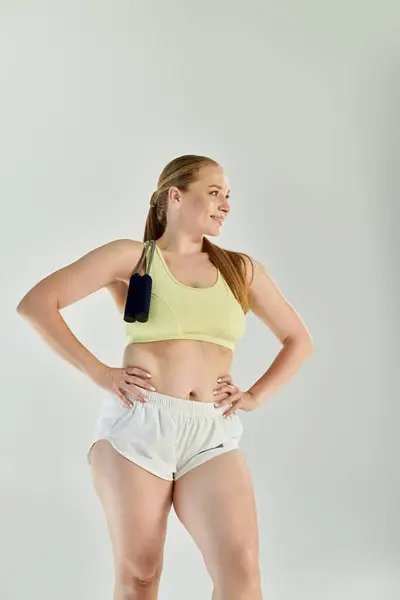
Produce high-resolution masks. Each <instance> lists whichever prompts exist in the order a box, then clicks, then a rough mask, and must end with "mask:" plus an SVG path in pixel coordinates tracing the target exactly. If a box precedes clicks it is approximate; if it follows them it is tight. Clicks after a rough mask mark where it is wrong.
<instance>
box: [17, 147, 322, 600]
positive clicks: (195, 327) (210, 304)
mask: <svg viewBox="0 0 400 600" xmlns="http://www.w3.org/2000/svg"><path fill="white" fill-rule="evenodd" d="M229 193H230V190H229V185H228V181H227V177H226V175H225V173H224V170H223V168H222V167H221V166H220V165H219V164H218V163H217V162H215V161H214V160H212V159H210V158H208V157H204V156H197V155H186V156H181V157H178V158H175V159H174V160H172V161H171V162H170V163H169V164H168V165H167V166H166V167H165V168H164V170H163V171H162V173H161V175H160V177H159V181H158V186H157V190H156V191H155V192H154V193H153V194H152V197H151V200H150V208H149V214H148V217H147V222H146V226H145V232H144V242H146V241H148V240H155V248H154V251H153V255H152V260H151V261H150V259H149V255H146V252H145V253H144V254H143V252H144V250H145V244H144V243H143V242H141V241H137V240H130V239H118V240H115V241H112V242H110V243H108V244H105V245H103V246H101V247H98V248H96V249H94V250H92V251H91V252H89V253H88V254H86V255H85V256H82V257H81V258H80V259H79V260H77V261H76V262H74V263H72V264H70V265H68V266H67V267H65V268H62V269H60V270H58V271H56V272H54V273H52V274H51V275H49V276H48V277H46V278H45V279H43V280H42V281H39V283H38V284H36V285H35V286H34V287H33V288H32V289H31V290H30V291H29V292H28V293H27V294H26V296H25V297H24V298H23V299H22V300H21V302H20V304H19V306H18V309H17V310H18V312H19V313H20V314H21V315H22V316H23V317H24V318H26V319H27V321H28V322H29V324H30V325H31V326H32V327H34V328H35V330H36V331H37V332H38V333H39V334H40V335H41V336H42V337H43V338H44V339H45V340H46V341H47V342H48V343H49V344H50V346H51V347H52V348H53V349H54V350H55V351H56V352H58V353H59V354H60V355H61V356H62V357H63V358H64V359H66V360H67V361H69V362H70V363H71V364H73V365H74V366H76V367H77V368H79V369H81V370H82V371H83V372H84V373H86V374H87V375H88V377H89V378H90V379H91V380H92V381H93V382H94V383H95V384H97V385H98V386H99V387H100V388H102V389H103V390H105V391H106V396H105V400H104V402H103V405H102V406H101V408H100V414H99V416H98V419H97V423H96V426H95V432H94V436H93V440H92V444H91V446H90V448H89V449H88V454H87V459H88V463H89V464H90V467H91V474H92V480H93V485H94V489H95V490H96V493H97V495H98V498H99V501H100V502H101V505H102V508H103V509H104V514H105V519H106V522H107V527H108V531H109V535H110V540H111V545H112V550H113V556H114V570H115V585H114V600H125V599H128V598H135V599H137V600H139V599H143V600H155V599H156V598H157V596H158V590H159V583H160V577H161V573H162V566H163V552H164V542H165V538H166V527H167V519H168V514H169V511H170V509H171V504H172V503H173V505H174V509H175V511H176V514H177V516H178V518H179V519H180V521H181V522H182V523H183V525H184V526H185V528H186V529H187V531H188V532H189V533H190V535H191V536H192V538H193V540H194V542H195V543H196V544H197V546H198V548H199V550H200V552H201V553H202V556H203V558H204V562H205V565H206V568H207V570H208V573H209V575H210V577H211V579H212V582H213V585H214V593H213V595H212V600H239V599H244V598H246V600H260V599H261V598H262V591H261V574H260V568H259V538H258V526H257V511H256V505H255V497H254V491H253V486H252V481H251V477H250V473H249V470H248V467H247V465H246V462H245V458H244V456H243V453H242V451H241V449H240V447H239V442H240V438H241V436H242V433H243V425H242V421H241V419H240V417H239V413H240V411H248V412H249V411H253V410H256V409H257V408H258V407H259V406H260V404H261V403H262V402H263V400H264V399H265V398H267V397H269V396H271V395H272V394H273V393H274V392H276V391H277V390H278V389H279V388H280V387H281V386H282V385H283V384H284V383H285V382H286V381H288V380H289V378H291V377H292V376H293V375H294V373H295V372H296V371H297V370H298V369H299V368H300V366H301V364H302V363H303V362H304V361H305V360H306V359H307V358H308V357H309V356H310V354H311V353H312V351H313V343H312V339H311V337H310V335H309V333H308V330H307V329H306V327H305V325H304V323H303V321H302V320H301V318H300V317H299V315H298V314H297V313H296V311H295V310H294V309H293V308H292V307H291V305H290V304H289V302H288V301H287V300H286V299H285V298H284V296H283V295H282V293H281V292H280V290H279V289H278V287H277V285H276V284H275V283H274V281H273V280H272V278H271V277H270V276H269V275H268V274H267V272H266V270H265V268H264V267H263V266H262V265H261V264H260V263H259V262H258V261H256V260H254V259H252V258H251V257H249V256H248V255H247V254H244V253H239V252H234V251H232V250H225V249H222V248H221V247H219V246H217V245H215V244H213V243H212V242H210V241H209V240H208V239H207V238H206V237H204V236H205V235H208V236H218V234H219V233H220V231H221V227H227V226H228V227H229V214H230V211H231V206H230V201H229ZM249 211H251V212H252V213H253V214H252V217H251V218H254V210H253V209H252V208H251V207H249ZM143 257H144V258H143ZM141 258H143V261H144V262H143V261H142V263H141V262H140V259H141ZM141 264H142V265H143V266H140V268H139V272H140V273H141V274H142V275H143V274H144V273H145V272H146V269H147V270H148V273H149V274H150V276H151V278H152V290H151V297H150V298H151V303H150V309H149V315H148V320H147V322H138V321H134V322H124V323H123V324H124V327H125V335H126V348H125V353H124V359H123V364H122V366H121V367H111V366H109V365H106V364H104V363H102V362H100V361H99V360H98V359H97V358H96V357H95V356H93V354H91V353H90V352H89V351H88V350H87V349H86V348H85V347H84V346H83V345H82V344H81V343H80V342H79V341H78V339H77V338H76V337H75V336H74V335H73V333H72V332H71V330H70V329H69V328H68V326H67V325H66V323H65V321H64V320H63V318H62V317H61V315H60V309H62V308H64V307H66V306H68V305H70V304H72V303H73V302H76V301H78V300H80V299H82V298H84V297H86V296H88V295H89V294H92V293H93V292H95V291H97V290H99V289H101V288H107V289H108V290H109V291H110V293H111V295H112V296H113V298H114V300H115V302H116V304H117V307H118V309H119V311H120V313H121V319H122V316H124V310H125V306H126V301H127V293H128V286H129V281H130V278H131V275H132V274H133V273H134V272H135V270H136V268H137V267H138V266H139V265H141ZM44 307H45V308H46V310H43V308H44ZM249 310H252V311H253V312H254V313H255V314H256V315H257V317H259V319H260V320H261V321H262V322H263V323H264V324H265V325H266V326H267V327H268V328H269V329H270V330H271V331H272V332H273V333H274V334H275V335H276V336H277V338H278V339H279V340H280V341H281V342H282V345H283V347H282V349H281V351H280V352H279V354H278V356H277V358H276V359H275V360H274V362H273V363H272V365H271V366H270V367H269V369H268V370H267V372H266V373H265V374H263V375H262V376H261V377H260V379H259V380H258V381H256V382H255V383H254V385H252V386H251V387H250V388H249V389H248V390H246V391H242V390H240V389H239V387H238V386H237V385H236V383H235V382H234V381H233V380H232V377H231V375H230V369H231V364H232V360H233V353H234V348H235V345H236V343H237V342H238V340H239V339H240V338H241V337H242V336H243V335H244V333H245V327H246V313H247V312H248V311H249Z"/></svg>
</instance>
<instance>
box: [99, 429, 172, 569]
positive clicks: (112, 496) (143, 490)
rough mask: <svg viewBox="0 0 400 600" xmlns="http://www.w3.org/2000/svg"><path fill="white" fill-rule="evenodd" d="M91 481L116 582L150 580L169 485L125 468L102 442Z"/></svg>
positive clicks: (157, 563)
mask: <svg viewBox="0 0 400 600" xmlns="http://www.w3.org/2000/svg"><path fill="white" fill-rule="evenodd" d="M91 476H92V482H93V485H94V488H95V491H96V493H97V496H98V497H99V500H100V502H101V505H102V507H103V510H104V514H105V517H106V522H107V527H108V531H109V535H110V539H111V544H112V549H113V553H114V563H115V570H116V576H117V577H120V578H123V579H125V578H128V579H135V578H137V579H139V580H151V579H152V578H153V577H155V576H157V575H159V574H160V572H161V569H162V562H163V552H164V543H165V538H166V528H167V521H168V514H169V512H170V509H171V503H172V486H173V481H167V480H164V479H162V478H161V477H157V476H156V475H153V474H152V473H149V472H148V471H146V470H145V469H143V468H142V467H140V466H138V465H136V464H135V463H133V462H131V461H130V460H128V459H127V458H125V457H124V456H122V455H121V454H119V452H117V450H115V448H114V447H113V446H112V445H111V444H110V443H109V442H108V441H107V440H99V441H98V442H96V444H95V445H94V446H93V448H92V451H91Z"/></svg>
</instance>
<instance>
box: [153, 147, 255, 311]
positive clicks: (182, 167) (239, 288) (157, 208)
mask: <svg viewBox="0 0 400 600" xmlns="http://www.w3.org/2000/svg"><path fill="white" fill-rule="evenodd" d="M208 165H215V166H219V164H218V163H217V162H216V161H215V160H213V159H212V158H208V157H207V156H197V155H194V154H187V155H184V156H179V157H177V158H174V159H173V160H172V161H171V162H169V163H168V164H167V165H166V167H164V169H163V171H162V173H161V175H160V176H159V178H158V184H157V190H156V191H155V192H154V193H153V194H152V196H151V199H150V209H149V213H148V215H147V220H146V225H145V230H144V238H143V241H144V242H146V241H147V240H157V239H158V238H159V237H161V236H162V234H163V233H164V231H165V228H166V225H167V221H166V210H167V202H168V190H169V188H170V187H171V186H174V187H177V188H178V189H180V190H181V191H182V192H186V191H187V190H188V187H189V185H190V184H191V183H193V182H195V181H196V179H197V174H198V172H199V171H200V169H201V168H202V167H206V166H208ZM202 251H203V252H207V253H208V256H209V259H210V261H211V263H212V264H213V265H215V267H217V269H219V270H220V271H221V274H222V275H223V277H224V278H225V280H226V282H227V284H228V285H229V287H230V289H231V290H232V293H233V295H234V296H235V298H236V300H237V301H238V302H239V303H240V305H241V306H242V309H243V312H244V313H247V312H248V311H249V309H250V301H249V289H248V287H249V286H248V284H247V280H246V262H245V259H244V256H246V257H247V258H248V259H249V262H250V263H251V267H252V278H253V263H252V261H251V258H250V257H249V256H248V255H247V254H244V253H243V252H242V253H239V252H234V251H233V250H225V249H224V248H220V247H219V246H217V245H216V244H213V243H212V242H210V240H208V239H207V238H206V237H204V238H203V246H202Z"/></svg>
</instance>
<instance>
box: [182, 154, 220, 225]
mask: <svg viewBox="0 0 400 600" xmlns="http://www.w3.org/2000/svg"><path fill="white" fill-rule="evenodd" d="M229 194H230V189H229V183H228V180H227V177H226V176H225V173H224V171H223V169H222V167H220V166H214V165H209V166H207V167H203V168H202V169H201V170H200V171H199V173H198V178H197V180H196V181H195V182H194V183H192V184H191V185H190V186H189V190H188V191H187V192H186V193H185V194H184V195H183V196H184V197H183V201H182V206H181V209H180V211H179V212H180V213H181V215H180V217H181V223H182V225H184V226H185V228H189V229H193V226H194V225H195V227H196V230H197V231H198V228H200V229H201V232H202V233H203V234H205V235H219V233H220V231H221V228H222V227H223V226H224V225H223V224H224V219H223V218H224V217H226V216H227V215H228V213H229V211H230V206H229ZM212 215H214V216H215V217H221V218H222V219H223V220H221V222H219V221H217V220H216V219H215V218H213V216H212Z"/></svg>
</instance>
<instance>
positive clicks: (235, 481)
mask: <svg viewBox="0 0 400 600" xmlns="http://www.w3.org/2000/svg"><path fill="white" fill-rule="evenodd" d="M173 504H174V509H175V512H176V514H177V516H178V518H179V520H180V521H181V522H182V523H183V525H184V526H185V528H186V529H187V531H188V532H189V533H190V535H191V536H192V538H193V539H194V541H195V542H196V544H197V546H198V547H199V549H200V551H201V553H202V555H203V558H204V561H205V564H206V566H207V569H208V572H209V573H210V576H211V578H212V580H213V582H214V585H215V587H216V589H217V590H224V593H226V591H227V589H226V588H227V585H231V586H232V588H234V589H235V590H237V588H238V587H242V588H245V589H249V588H250V587H252V588H254V589H257V590H258V588H259V586H260V577H259V564H258V559H259V536H258V522H257V511H256V504H255V496H254V490H253V484H252V481H251V477H250V473H249V470H248V467H247V465H246V462H245V458H244V455H243V453H242V452H241V450H240V449H235V450H232V451H230V452H225V453H224V454H221V455H219V456H216V457H214V458H212V459H210V460H208V461H207V462H205V463H203V464H201V465H200V466H198V467H196V468H195V469H193V470H191V471H189V472H188V473H186V474H185V475H182V477H180V478H179V479H178V480H177V481H176V482H175V485H174V491H173ZM232 597H234V596H232ZM249 597H250V596H249ZM251 597H257V598H258V597H261V596H258V595H255V596H251Z"/></svg>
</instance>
